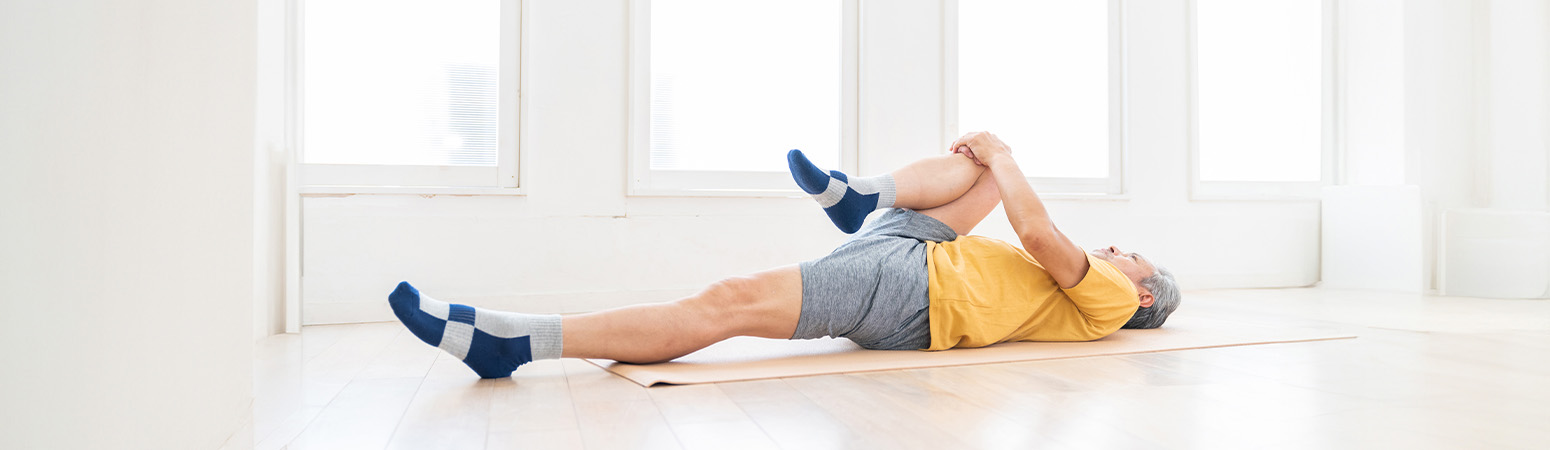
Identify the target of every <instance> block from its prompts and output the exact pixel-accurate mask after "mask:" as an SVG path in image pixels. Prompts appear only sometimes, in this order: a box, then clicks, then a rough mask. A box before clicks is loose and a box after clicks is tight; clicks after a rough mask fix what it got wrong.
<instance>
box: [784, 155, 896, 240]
mask: <svg viewBox="0 0 1550 450" xmlns="http://www.w3.org/2000/svg"><path fill="white" fill-rule="evenodd" d="M786 164H787V165H788V166H790V167H791V177H792V178H794V179H796V181H797V186H801V187H802V191H803V192H806V193H808V194H812V196H813V199H814V200H817V201H818V206H822V207H823V212H824V213H826V214H828V215H829V220H831V221H833V222H834V225H835V226H837V227H840V231H844V232H845V233H846V234H850V233H855V232H856V230H860V229H861V223H862V222H865V221H866V215H867V214H870V213H871V212H872V211H876V210H878V209H881V208H888V207H892V206H893V201H894V195H895V193H894V187H893V175H889V174H883V175H878V176H875V177H864V178H855V179H852V178H850V177H847V176H845V174H844V173H842V172H840V171H838V170H831V171H828V172H824V171H823V169H819V168H818V166H816V165H813V162H812V161H808V160H807V155H803V154H802V151H801V150H792V151H790V152H787V153H786Z"/></svg>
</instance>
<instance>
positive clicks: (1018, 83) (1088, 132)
mask: <svg viewBox="0 0 1550 450" xmlns="http://www.w3.org/2000/svg"><path fill="white" fill-rule="evenodd" d="M1108 33H1109V20H1108V2H1105V1H1052V0H1038V1H1026V0H960V1H959V2H958V129H959V130H960V131H961V132H969V131H989V132H991V133H995V134H996V135H997V136H999V137H1001V140H1002V141H1004V142H1006V144H1007V145H1008V146H1011V147H1012V155H1013V156H1014V157H1016V158H1017V162H1018V165H1020V166H1022V169H1023V173H1024V174H1026V175H1028V176H1033V177H1082V178H1105V177H1108V175H1109V59H1108V58H1109V34H1108ZM955 137H956V136H955Z"/></svg>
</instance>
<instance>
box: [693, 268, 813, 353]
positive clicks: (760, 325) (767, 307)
mask: <svg viewBox="0 0 1550 450" xmlns="http://www.w3.org/2000/svg"><path fill="white" fill-rule="evenodd" d="M701 295H702V296H706V297H709V299H710V300H711V301H713V302H715V303H716V304H717V307H719V308H723V309H724V310H725V311H726V313H727V315H724V316H721V317H719V320H726V321H727V322H728V323H735V324H737V325H736V328H737V329H736V330H734V334H735V335H738V336H758V337H764V338H772V339H786V338H789V337H791V334H792V333H793V332H795V331H796V327H797V320H798V319H799V318H800V317H801V315H802V272H801V270H800V269H799V268H798V267H797V265H795V264H793V265H789V266H782V267H777V268H774V269H770V270H766V271H763V272H757V273H753V274H749V275H744V276H739V277H732V278H727V279H725V280H721V281H718V282H716V283H715V284H714V285H712V286H711V287H710V288H708V289H706V292H704V293H702V294H701Z"/></svg>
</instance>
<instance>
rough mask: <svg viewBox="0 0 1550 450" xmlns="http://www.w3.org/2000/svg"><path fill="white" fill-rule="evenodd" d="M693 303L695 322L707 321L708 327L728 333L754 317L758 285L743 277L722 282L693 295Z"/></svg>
mask: <svg viewBox="0 0 1550 450" xmlns="http://www.w3.org/2000/svg"><path fill="white" fill-rule="evenodd" d="M693 304H694V306H695V310H696V311H698V312H699V313H700V318H699V320H705V321H707V322H709V323H708V325H710V327H709V328H712V329H716V330H719V331H721V332H722V333H731V332H733V331H735V330H738V329H741V328H742V327H743V322H744V321H745V320H747V319H748V318H749V317H750V316H756V315H757V314H758V309H759V306H760V305H759V295H758V282H757V280H755V279H754V278H752V277H747V276H739V277H730V278H725V279H722V280H720V281H717V282H715V283H711V284H710V286H706V287H705V290H702V291H700V293H699V294H695V297H694V299H693Z"/></svg>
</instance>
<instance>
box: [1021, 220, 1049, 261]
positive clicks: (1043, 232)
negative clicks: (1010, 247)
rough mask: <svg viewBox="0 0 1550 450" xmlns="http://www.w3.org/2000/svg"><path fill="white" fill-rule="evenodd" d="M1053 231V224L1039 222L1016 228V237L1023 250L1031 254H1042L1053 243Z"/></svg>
mask: <svg viewBox="0 0 1550 450" xmlns="http://www.w3.org/2000/svg"><path fill="white" fill-rule="evenodd" d="M1055 233H1056V231H1055V226H1054V225H1052V224H1040V225H1035V226H1030V227H1027V228H1026V229H1023V230H1018V231H1017V239H1018V240H1019V241H1022V243H1023V250H1027V251H1028V253H1032V254H1042V253H1043V252H1044V251H1045V250H1048V249H1049V248H1050V247H1052V246H1054V245H1055Z"/></svg>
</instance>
